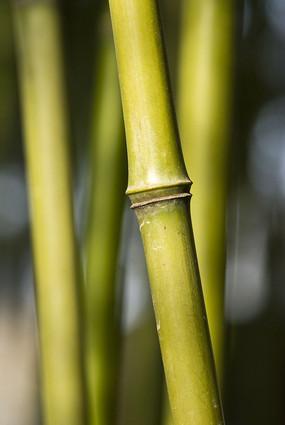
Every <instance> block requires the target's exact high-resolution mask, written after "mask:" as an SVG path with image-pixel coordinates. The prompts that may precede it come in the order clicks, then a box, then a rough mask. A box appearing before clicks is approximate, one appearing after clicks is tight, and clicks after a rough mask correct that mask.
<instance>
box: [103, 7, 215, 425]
mask: <svg viewBox="0 0 285 425" xmlns="http://www.w3.org/2000/svg"><path fill="white" fill-rule="evenodd" d="M109 3H110V7H111V17H112V24H113V32H114V38H115V45H116V52H117V62H118V68H119V80H120V86H121V95H122V100H123V111H124V119H125V127H126V135H127V149H128V162H129V184H128V190H127V193H128V195H129V196H130V199H131V202H132V208H133V209H135V211H136V214H137V218H138V222H139V226H140V231H141V235H142V239H143V244H144V250H145V255H146V261H147V267H148V273H149V278H150V284H151V292H152V298H153V304H154V309H155V315H156V323H157V330H158V334H159V339H160V345H161V351H162V357H163V363H164V369H165V374H166V381H167V387H168V393H169V398H170V405H171V409H172V413H173V421H174V425H194V424H195V425H209V424H216V425H218V424H219V425H220V424H223V415H222V409H221V404H220V400H219V395H218V390H217V384H216V377H215V370H214V363H213V357H212V352H211V345H210V339H209V333H208V328H207V319H206V314H205V307H204V303H203V295H202V291H201V285H200V280H199V272H198V267H197V261H196V254H195V247H194V240H193V235H192V228H191V221H190V215H189V196H190V195H189V188H190V180H189V178H188V176H187V173H186V170H185V166H184V163H183V158H182V155H181V150H180V147H179V140H178V134H177V128H176V122H175V117H174V113H173V109H172V106H171V98H170V91H169V84H168V80H167V76H166V66H165V60H164V56H163V47H162V38H161V30H160V25H159V19H158V10H157V4H156V1H154V0H144V1H143V2H142V1H141V0H110V1H109Z"/></svg>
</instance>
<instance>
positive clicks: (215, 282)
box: [178, 0, 234, 380]
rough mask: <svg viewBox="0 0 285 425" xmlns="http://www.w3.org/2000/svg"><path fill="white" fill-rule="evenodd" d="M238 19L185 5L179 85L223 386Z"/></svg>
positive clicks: (203, 4)
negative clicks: (228, 196) (227, 216)
mask: <svg viewBox="0 0 285 425" xmlns="http://www.w3.org/2000/svg"><path fill="white" fill-rule="evenodd" d="M233 16H234V1H233V0H191V1H189V0H184V1H183V7H182V33H181V49H180V64H179V81H178V83H179V84H178V86H179V90H178V106H179V107H178V112H179V113H178V118H179V127H180V131H181V141H182V148H183V153H184V158H185V162H186V166H187V170H188V171H189V173H190V176H191V179H193V182H194V184H193V188H192V193H193V200H192V219H193V229H194V236H195V242H196V247H197V255H198V261H199V269H200V273H201V280H202V285H203V292H204V296H205V303H206V308H207V315H208V320H209V327H210V333H211V338H212V342H213V348H214V355H215V360H216V367H217V371H218V376H219V378H220V380H222V369H223V331H224V281H225V214H226V194H227V181H228V179H227V171H228V170H227V167H228V161H227V157H228V145H229V127H230V120H231V81H232V52H233Z"/></svg>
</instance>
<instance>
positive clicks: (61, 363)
mask: <svg viewBox="0 0 285 425" xmlns="http://www.w3.org/2000/svg"><path fill="white" fill-rule="evenodd" d="M13 11H14V18H15V35H16V45H17V55H18V56H17V59H18V68H19V79H20V88H21V101H22V115H23V123H24V130H25V150H26V161H27V172H28V184H29V195H30V206H31V223H32V235H33V250H34V263H35V264H34V265H35V277H36V292H37V306H38V318H39V334H40V342H41V381H42V399H43V410H44V412H43V417H44V423H45V424H46V425H66V424H68V425H82V424H84V423H85V421H84V408H83V383H82V364H81V355H80V326H79V309H78V305H77V302H78V297H77V295H78V293H77V290H78V289H79V288H78V286H79V282H78V280H79V264H78V256H77V250H76V244H75V234H74V223H73V212H72V181H71V180H72V179H71V173H70V165H69V159H68V152H67V143H68V135H67V123H66V105H65V100H64V89H63V75H62V73H63V70H62V58H61V50H60V34H59V32H60V31H59V22H58V15H57V9H56V4H55V2H54V1H49V0H35V1H25V0H21V1H15V2H14V9H13Z"/></svg>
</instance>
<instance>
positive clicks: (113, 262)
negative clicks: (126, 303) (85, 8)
mask: <svg viewBox="0 0 285 425" xmlns="http://www.w3.org/2000/svg"><path fill="white" fill-rule="evenodd" d="M100 24H101V29H103V31H102V34H101V36H100V51H99V54H98V58H97V60H98V65H99V66H98V69H97V72H96V90H95V96H94V99H95V105H94V112H93V131H92V138H91V149H90V166H91V167H90V168H91V188H90V193H89V197H90V201H89V203H90V206H89V220H88V226H87V234H86V260H87V275H86V280H87V288H86V306H87V327H88V337H87V368H88V398H89V415H90V424H94V425H95V424H96V425H108V424H109V425H113V424H114V423H115V415H116V408H115V406H116V395H117V394H116V393H117V381H118V360H119V320H118V313H119V312H118V311H117V307H118V298H117V297H116V295H117V285H116V283H117V279H116V274H117V266H118V251H119V242H120V228H121V221H122V214H123V206H124V188H125V183H126V154H125V143H124V131H123V117H122V110H121V100H120V93H119V86H118V81H117V68H116V59H115V52H114V44H113V39H112V33H111V29H110V28H109V27H110V23H109V16H106V15H103V19H102V20H101V22H100Z"/></svg>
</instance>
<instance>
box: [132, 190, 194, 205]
mask: <svg viewBox="0 0 285 425" xmlns="http://www.w3.org/2000/svg"><path fill="white" fill-rule="evenodd" d="M191 196H192V195H191V193H177V194H175V195H168V196H161V197H158V198H153V199H148V200H147V201H142V202H136V203H134V204H132V205H131V209H136V208H143V207H145V206H147V205H150V204H156V203H157V202H163V201H172V200H174V199H183V198H184V199H185V198H191Z"/></svg>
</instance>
